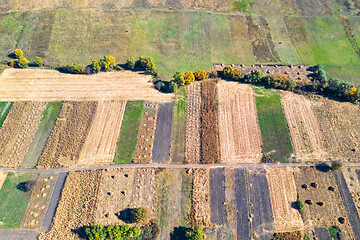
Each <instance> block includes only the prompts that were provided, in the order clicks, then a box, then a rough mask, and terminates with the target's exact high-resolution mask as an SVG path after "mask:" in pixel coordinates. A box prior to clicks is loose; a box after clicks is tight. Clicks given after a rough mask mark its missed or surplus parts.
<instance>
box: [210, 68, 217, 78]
mask: <svg viewBox="0 0 360 240" xmlns="http://www.w3.org/2000/svg"><path fill="white" fill-rule="evenodd" d="M217 77H219V76H218V72H217V71H216V70H212V71H211V72H210V78H217Z"/></svg>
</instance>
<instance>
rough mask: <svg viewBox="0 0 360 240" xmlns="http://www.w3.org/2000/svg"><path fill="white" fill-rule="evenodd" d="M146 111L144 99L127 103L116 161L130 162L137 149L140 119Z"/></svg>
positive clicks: (118, 162)
mask: <svg viewBox="0 0 360 240" xmlns="http://www.w3.org/2000/svg"><path fill="white" fill-rule="evenodd" d="M143 112H144V101H130V102H128V103H127V104H126V108H125V113H124V119H123V122H122V125H121V132H120V137H119V140H118V142H117V147H116V154H115V159H114V162H115V163H116V164H120V163H130V162H131V161H132V160H133V156H134V152H135V149H136V142H137V135H138V131H139V125H140V119H141V116H142V114H143Z"/></svg>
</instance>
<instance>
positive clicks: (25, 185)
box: [17, 180, 36, 192]
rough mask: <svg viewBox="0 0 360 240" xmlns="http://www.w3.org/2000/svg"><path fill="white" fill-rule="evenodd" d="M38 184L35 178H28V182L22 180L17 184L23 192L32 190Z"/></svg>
mask: <svg viewBox="0 0 360 240" xmlns="http://www.w3.org/2000/svg"><path fill="white" fill-rule="evenodd" d="M35 184H36V181H35V180H28V181H26V182H21V183H19V184H18V185H17V189H19V190H20V191H23V192H29V191H32V190H33V188H34V186H35Z"/></svg>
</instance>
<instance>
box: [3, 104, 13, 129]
mask: <svg viewBox="0 0 360 240" xmlns="http://www.w3.org/2000/svg"><path fill="white" fill-rule="evenodd" d="M12 105H13V102H0V127H1V126H2V125H3V123H4V121H5V119H6V116H7V115H8V113H9V112H10V109H11V106H12Z"/></svg>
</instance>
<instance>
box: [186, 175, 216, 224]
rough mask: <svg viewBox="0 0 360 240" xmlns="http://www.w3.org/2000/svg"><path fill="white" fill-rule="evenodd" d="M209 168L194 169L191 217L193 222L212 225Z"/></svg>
mask: <svg viewBox="0 0 360 240" xmlns="http://www.w3.org/2000/svg"><path fill="white" fill-rule="evenodd" d="M210 214H211V212H210V193H209V170H208V169H194V174H193V196H192V213H191V219H192V222H193V224H195V225H202V226H205V227H210V226H211V216H210Z"/></svg>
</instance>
